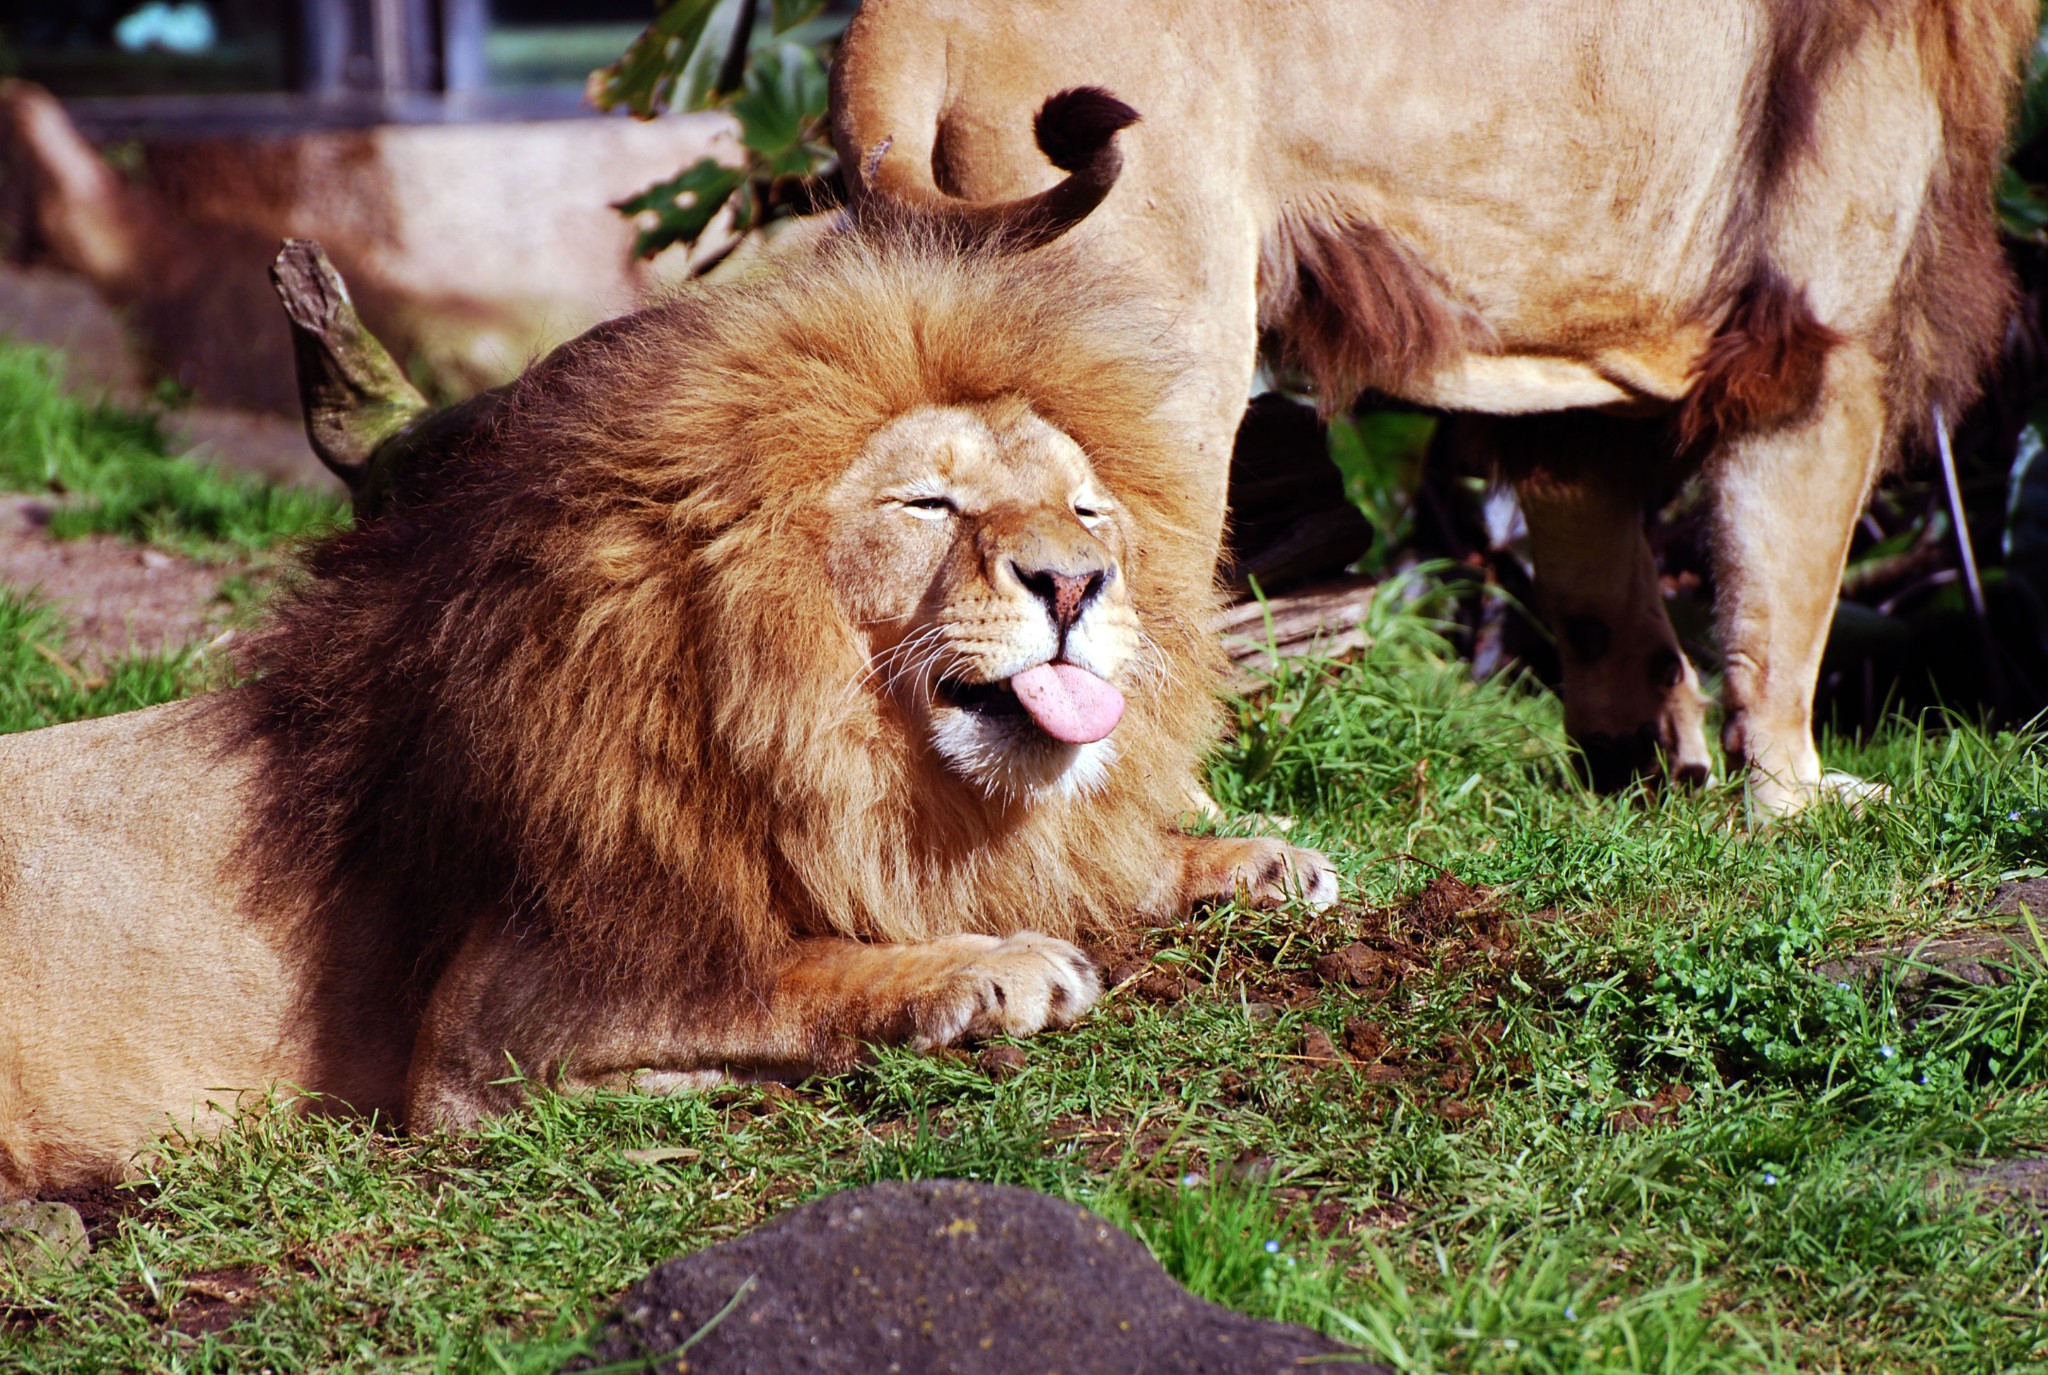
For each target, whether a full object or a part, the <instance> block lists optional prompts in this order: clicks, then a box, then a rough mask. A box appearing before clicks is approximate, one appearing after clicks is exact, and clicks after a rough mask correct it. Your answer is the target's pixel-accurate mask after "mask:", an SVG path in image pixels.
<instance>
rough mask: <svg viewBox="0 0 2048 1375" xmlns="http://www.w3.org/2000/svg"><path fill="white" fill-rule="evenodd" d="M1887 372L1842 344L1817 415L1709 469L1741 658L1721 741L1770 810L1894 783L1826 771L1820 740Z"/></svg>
mask: <svg viewBox="0 0 2048 1375" xmlns="http://www.w3.org/2000/svg"><path fill="white" fill-rule="evenodd" d="M1882 384H1883V375H1882V371H1881V368H1880V365H1879V364H1878V362H1877V360H1876V359H1875V358H1873V357H1872V356H1871V354H1870V353H1869V352H1868V351H1867V350H1866V349H1864V348H1862V347H1861V346H1859V345H1854V344H1847V343H1845V344H1842V345H1839V346H1837V347H1836V348H1834V349H1832V350H1831V351H1830V352H1829V354H1828V358H1827V368H1826V372H1825V374H1824V379H1823V386H1822V390H1821V393H1820V395H1819V397H1818V398H1817V399H1816V401H1815V403H1814V404H1813V406H1812V407H1811V408H1810V409H1809V413H1808V414H1806V415H1804V416H1802V417H1801V418H1799V419H1797V420H1795V421H1793V422H1792V423H1790V424H1787V425H1783V426H1781V427H1779V428H1777V429H1775V430H1771V431H1769V432H1766V433H1762V434H1751V435H1745V436H1740V437H1737V438H1734V439H1732V440H1729V441H1728V442H1727V443H1726V444H1725V446H1724V447H1723V449H1722V450H1721V452H1720V453H1719V454H1717V455H1716V456H1715V457H1714V459H1713V460H1712V461H1711V465H1710V468H1709V473H1710V477H1711V480H1712V486H1713V490H1714V502H1715V550H1714V565H1715V580H1716V582H1717V583H1718V585H1719V587H1718V607H1717V617H1718V619H1719V621H1720V624H1721V644H1722V649H1723V652H1724V654H1725V658H1726V665H1727V690H1726V698H1727V700H1726V708H1727V715H1726V719H1725V724H1724V725H1723V726H1722V729H1721V742H1722V745H1723V747H1724V748H1725V749H1726V750H1727V753H1728V758H1729V762H1730V765H1731V767H1732V766H1734V765H1736V764H1740V765H1742V766H1744V767H1746V769H1747V770H1748V775H1749V785H1750V798H1751V802H1752V805H1754V806H1755V808H1756V809H1757V811H1758V812H1759V813H1761V814H1763V815H1764V816H1786V815H1789V814H1791V813H1793V812H1796V811H1798V810H1800V809H1801V808H1803V807H1805V806H1807V805H1808V804H1809V803H1812V802H1814V801H1816V800H1818V799H1820V798H1823V797H1833V798H1837V799H1840V800H1842V801H1845V802H1848V803H1850V804H1852V805H1861V804H1863V803H1865V802H1869V801H1874V800H1881V799H1882V798H1883V797H1884V796H1885V795H1886V790H1885V789H1884V788H1883V787H1882V786H1881V785H1878V784H1872V783H1865V782H1863V781H1861V780H1860V779H1856V778H1853V777H1850V776H1849V775H1847V774H1843V773H1838V772H1834V771H1832V770H1827V769H1823V768H1822V767H1821V762H1820V753H1819V751H1818V750H1817V749H1816V748H1815V747H1814V740H1813V693H1814V688H1815V686H1816V684H1817V683H1818V681H1819V678H1820V661H1821V652H1822V651H1823V650H1824V649H1825V648H1826V646H1827V637H1828V630H1829V627H1830V626H1831V625H1832V623H1833V620H1834V611H1835V602H1836V598H1837V594H1838V592H1839V590H1840V588H1841V581H1842V564H1843V561H1844V560H1845V559H1846V558H1847V557H1848V552H1849V540H1850V536H1851V534H1852V533H1853V531H1854V529H1855V524H1856V519H1857V517H1858V516H1859V515H1860V514H1861V513H1862V511H1863V505H1864V502H1865V500H1866V499H1867V498H1868V496H1869V492H1870V484H1871V481H1872V479H1873V477H1874V476H1875V474H1876V472H1877V468H1878V463H1879V460H1880V457H1881V454H1882V448H1883V444H1884V433H1885V415H1884V402H1883V393H1882Z"/></svg>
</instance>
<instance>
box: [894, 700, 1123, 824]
mask: <svg viewBox="0 0 2048 1375" xmlns="http://www.w3.org/2000/svg"><path fill="white" fill-rule="evenodd" d="M931 742H932V748H933V749H934V750H936V751H937V752H938V755H939V757H940V758H941V759H943V760H945V761H946V765H947V767H948V768H950V769H952V770H953V772H954V773H956V774H958V775H960V777H962V778H964V779H966V780H967V781H968V782H969V783H972V784H973V785H974V786H975V787H977V788H979V789H980V790H981V791H982V792H983V793H985V794H987V795H988V796H990V797H993V798H1000V799H1003V800H1006V801H1008V800H1023V801H1030V802H1036V801H1040V800H1042V799H1053V798H1069V797H1083V796H1086V795H1088V794H1090V793H1095V792H1099V791H1100V790H1101V789H1102V787H1103V785H1104V784H1105V783H1107V782H1108V780H1109V770H1110V767H1111V765H1113V764H1114V763H1115V762H1116V755H1117V750H1116V741H1115V739H1114V738H1113V737H1112V738H1110V739H1105V740H1097V741H1094V742H1093V743H1090V744H1085V745H1070V744H1067V743H1065V742H1064V741H1060V740H1055V739H1053V738H1052V737H1051V736H1050V735H1047V734H1046V733H1045V732H1044V731H1042V730H1040V729H1039V728H1038V726H1037V725H1036V724H1034V723H1033V722H1032V720H1031V718H1030V717H1028V716H1024V715H995V714H988V713H983V712H977V711H967V710H962V709H961V708H959V707H952V706H945V705H941V704H935V705H934V707H933V708H932V712H931Z"/></svg>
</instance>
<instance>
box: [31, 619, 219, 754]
mask: <svg viewBox="0 0 2048 1375" xmlns="http://www.w3.org/2000/svg"><path fill="white" fill-rule="evenodd" d="M67 633H68V632H67V629H66V627H65V625H64V621H63V619H62V618H61V617H60V616H58V615H57V614H56V613H55V612H53V611H51V610H50V609H49V608H48V607H46V606H44V605H43V604H42V603H41V602H40V601H38V600H37V599H36V598H35V597H33V596H32V595H30V594H28V593H24V592H20V591H17V590H15V589H11V588H6V587H0V734H6V733H8V732H11V731H22V730H35V729H36V728H38V727H41V726H54V725H58V724H60V723H62V722H65V721H77V720H81V719H83V718H85V717H89V716H111V715H113V714H114V713H116V712H122V711H134V710H136V709H138V708H140V707H149V706H155V705H157V704H158V703H160V702H169V701H173V700H175V699H177V698H179V697H183V696H185V695H186V694H187V693H189V692H191V691H193V690H194V689H195V688H196V687H197V686H198V685H199V684H200V683H201V682H202V681H204V674H203V673H202V672H201V666H200V663H199V661H198V659H197V657H196V656H195V655H194V654H193V653H192V652H191V651H190V650H186V651H178V652H164V653H156V654H134V655H128V656H126V657H123V658H119V659H115V660H113V661H112V662H110V663H108V664H105V665H103V666H100V667H97V668H92V669H87V668H84V667H81V666H80V661H79V660H78V658H77V656H76V655H74V653H73V651H72V649H71V647H70V645H69V644H68V643H67Z"/></svg>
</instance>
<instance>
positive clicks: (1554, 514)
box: [833, 0, 2039, 814]
mask: <svg viewBox="0 0 2048 1375" xmlns="http://www.w3.org/2000/svg"><path fill="white" fill-rule="evenodd" d="M2038 19H2039V5H2038V4H2037V3H2035V0H1686V2H1685V3H1677V2H1676V0H1671V2H1669V3H1647V2H1646V0H1298V2H1297V3H1285V4H1282V3H1274V0H1203V2H1202V3H1186V2H1185V0H1131V2H1130V3H1126V4H1104V3H1101V0H867V3H865V4H864V5H863V6H862V8H861V11H860V13H859V14H858V15H857V16H856V17H855V19H854V21H853V25H852V27H851V28H850V29H849V30H848V32H847V36H846V40H845V42H844V44H843V45H842V47H841V50H840V56H839V62H838V67H837V69H836V72H835V77H834V80H835V86H834V102H833V112H834V137H835V140H836V142H837V143H838V145H839V149H840V152H841V156H842V159H843V162H844V164H845V166H846V167H847V168H848V171H849V174H850V176H851V177H852V178H853V180H854V183H855V189H856V193H857V195H859V196H861V197H866V198H881V199H888V200H894V201H907V202H912V203H920V204H929V203H934V202H942V201H945V200H947V199H948V198H964V199H966V200H969V201H972V202H977V203H986V204H988V205H990V206H999V205H1001V204H1002V203H1004V202H1005V201H1007V200H1008V199H1009V198H1012V197H1017V196H1020V195H1023V194H1025V193H1029V192H1034V191H1036V190H1037V189H1038V188H1039V187H1041V186H1043V185H1044V184H1045V183H1046V182H1047V181H1049V180H1050V179H1051V173H1050V171H1049V169H1048V168H1047V167H1046V166H1045V162H1044V159H1043V158H1042V157H1041V156H1040V155H1039V152H1038V150H1037V149H1036V148H1034V147H1032V146H1031V144H1030V142H1029V141H1028V140H1027V139H1026V138H1025V137H1024V136H1023V134H1022V132H1021V131H1022V129H1023V127H1024V125H1023V120H1024V118H1025V116H1027V115H1028V113H1029V112H1030V111H1031V110H1033V109H1035V108H1036V107H1037V105H1038V102H1039V101H1041V100H1043V99H1044V98H1045V97H1046V95H1047V94H1048V93H1050V92H1052V91H1056V90H1060V89H1062V88H1065V87H1069V86H1074V85H1078V84H1088V85H1095V86H1100V87H1103V88H1106V89H1108V90H1110V91H1112V92H1114V93H1115V94H1116V95H1117V96H1119V97H1121V98H1123V99H1125V100H1127V101H1129V102H1131V104H1133V105H1135V106H1136V107H1137V108H1138V109H1140V110H1142V111H1143V112H1144V115H1145V120H1144V123H1142V124H1140V125H1139V126H1138V127H1137V128H1136V129H1134V130H1132V132H1131V135H1130V137H1129V139H1128V157H1129V162H1130V170H1129V172H1128V174H1127V175H1126V176H1125V177H1124V178H1123V180H1122V181H1121V182H1120V183H1119V184H1118V186H1117V189H1116V192H1115V194H1114V195H1112V196H1110V197H1109V199H1108V200H1107V201H1106V202H1105V203H1104V204H1103V207H1102V209H1101V210H1100V211H1099V212H1098V213H1097V214H1096V215H1094V216H1093V217H1092V218H1091V219H1090V220H1089V222H1088V224H1087V225H1086V226H1084V227H1083V228H1082V230H1081V231H1080V234H1081V237H1082V239H1083V240H1084V242H1085V246H1086V248H1087V251H1089V252H1090V253H1091V254H1093V255H1095V256H1097V257H1101V258H1107V259H1113V260H1116V261H1118V262H1120V263H1123V264H1124V265H1126V266H1127V267H1128V268H1130V270H1132V271H1133V272H1135V273H1138V274H1140V275H1141V276H1142V277H1143V278H1144V279H1145V280H1146V281H1147V282H1148V283H1149V286H1148V288H1147V291H1148V294H1149V295H1150V296H1151V297H1152V298H1153V299H1154V300H1155V301H1156V302H1158V303H1160V304H1161V305H1162V306H1163V307H1165V308H1167V309H1168V310H1169V311H1170V313H1171V315H1172V317H1173V320H1174V323H1175V328H1176V331H1177V332H1178V335H1179V337H1180V338H1181V339H1182V341H1183V342H1184V344H1185V345H1186V346H1187V347H1188V349H1189V350H1190V352H1191V354H1192V355H1193V356H1194V360H1195V366H1196V368H1197V369H1198V375H1199V377H1200V379H1201V382H1202V385H1200V386H1198V387H1192V388H1189V389H1188V390H1187V391H1186V392H1185V393H1184V394H1183V396H1182V398H1181V401H1180V413H1181V414H1182V415H1183V416H1184V417H1185V418H1186V419H1187V421H1188V423H1189V424H1190V425H1191V427H1192V428H1193V431H1194V433H1195V435H1196V436H1197V439H1196V444H1195V447H1194V449H1193V451H1192V454H1191V458H1190V461H1191V463H1192V464H1193V466H1194V468H1195V470H1196V473H1197V476H1198V477H1199V480H1200V489H1201V497H1202V500H1201V502H1200V504H1199V506H1198V507H1197V508H1196V509H1198V510H1199V512H1200V514H1201V519H1202V522H1203V534H1204V535H1205V537H1206V538H1207V539H1208V540H1209V542H1210V543H1211V545H1212V546H1213V545H1214V544H1215V542H1216V541H1217V540H1218V538H1219V537H1220V535H1221V532H1222V527H1223V499H1224V489H1225V480H1226V477H1227V474H1228V468H1229V461H1230V446H1231V438H1232V435H1233V434H1234V432H1235V428H1236V425H1237V421H1238V417H1239V415H1240V414H1241V412H1242V410H1243V406H1244V398H1245V395H1246V393H1247V390H1248V387H1249V384H1250V382H1251V379H1252V371H1253V367H1254V364H1255V361H1256V356H1257V352H1258V345H1259V338H1260V333H1261V331H1262V330H1271V331H1274V332H1275V333H1276V334H1277V335H1278V336H1279V338H1280V340H1281V342H1282V344H1283V346H1284V348H1285V349H1286V351H1287V352H1288V353H1289V354H1290V356H1291V357H1292V358H1293V359H1294V361H1296V362H1297V363H1298V364H1299V365H1300V366H1301V368H1302V369H1303V370H1304V371H1305V372H1306V373H1307V374H1308V375H1309V377H1311V378H1312V379H1313V380H1314V383H1315V385H1316V387H1317V389H1318V392H1319V396H1320V399H1321V401H1322V402H1323V404H1324V406H1325V407H1326V408H1328V409H1332V410H1334V409H1337V408H1340V407H1342V406H1344V405H1347V404H1349V403H1350V401H1351V400H1352V398H1353V397H1354V396H1356V395H1358V394H1359V393H1360V392H1361V391H1362V390H1372V391H1376V392H1380V393H1384V394H1387V395H1391V396H1394V397H1398V398H1404V399H1406V400H1408V401H1411V402H1416V403H1420V404H1422V405H1426V406H1434V407H1442V408H1444V409H1446V410H1450V411H1463V412H1471V413H1474V414H1476V415H1480V416H1485V417H1491V419H1489V420H1487V421H1484V422H1482V423H1479V424H1474V425H1471V426H1470V427H1469V429H1468V430H1467V436H1466V437H1467V439H1468V440H1469V441H1470V442H1471V443H1473V444H1474V445H1476V446H1477V447H1479V448H1481V449H1482V450H1488V451H1491V453H1492V455H1493V457H1494V458H1495V459H1496V461H1497V463H1498V465H1499V466H1500V468H1501V469H1502V470H1503V471H1504V472H1505V473H1506V474H1507V475H1508V476H1510V477H1512V478H1513V479H1514V480H1515V482H1516V485H1517V488H1518V490H1519V494H1520V496H1521V499H1522V507H1523V510H1524V512H1525V513H1526V515H1527V517H1528V521H1529V527H1530V533H1531V537H1532V542H1533V545H1534V554H1535V560H1536V580H1537V588H1538V592H1539V594H1540V596H1541V600H1542V602H1543V604H1544V608H1545V611H1546V613H1547V615H1548V617H1549V619H1550V620H1551V622H1552V624H1553V626H1554V627H1555V628H1556V629H1557V631H1558V639H1559V642H1560V650H1561V654H1562V657H1563V661H1564V677H1565V720H1566V724H1567V726H1568V727H1569V728H1570V729H1571V732H1572V734H1573V736H1574V737H1575V738H1576V739H1577V740H1578V741H1579V743H1580V744H1581V745H1582V746H1583V747H1584V750H1585V754H1586V759H1587V762H1588V764H1589V765H1590V766H1591V768H1592V772H1593V774H1594V777H1595V780H1596V781H1598V782H1601V783H1603V784H1613V783H1618V782H1621V781H1624V780H1626V779H1627V778H1629V777H1631V776H1632V775H1633V774H1635V773H1636V772H1637V771H1638V770H1641V769H1645V768H1651V767H1655V766H1656V765H1657V764H1658V763H1659V762H1660V761H1661V763H1662V765H1663V767H1665V768H1666V769H1668V770H1669V771H1671V772H1672V773H1674V774H1676V775H1678V776H1680V777H1685V778H1703V777H1705V776H1706V774H1707V773H1708V771H1709V768H1710V766H1711V756H1710V755H1709V754H1708V752H1707V742H1706V737H1705V733H1704V731H1703V729H1702V705H1703V704H1702V701H1701V698H1700V694H1699V690H1698V687H1697V679H1696V677H1695V675H1694V673H1693V669H1692V666H1691V665H1690V664H1688V663H1687V662H1686V659H1685V656H1684V654H1683V653H1682V652H1681V651H1680V649H1679V645H1678V639H1677V637H1676V636H1675V635H1674V634H1673V632H1672V629H1671V625H1670V622H1669V621H1668V620H1667V618H1666V616H1665V613H1664V605H1663V598H1662V596H1661V595H1660V593H1659V589H1658V584H1657V579H1656V569H1655V566H1654V564H1653V562H1652V559H1651V556H1650V551H1649V549H1648V547H1647V545H1646V544H1645V542H1644V538H1643V529H1642V506H1643V503H1644V501H1645V499H1646V498H1647V497H1648V496H1649V495H1651V494H1653V493H1655V492H1657V491H1660V490H1664V489H1667V488H1668V487H1669V486H1670V485H1671V483H1672V482H1673V480H1674V479H1676V478H1678V477H1681V476H1684V475H1686V474H1689V473H1693V472H1698V473H1701V474H1703V475H1704V476H1705V478H1706V482H1707V486H1708V488H1709V490H1710V493H1711V496H1712V499H1713V505H1714V519H1715V528H1716V540H1715V544H1716V549H1715V574H1716V581H1717V583H1718V593H1719V607H1718V617H1719V623H1720V627H1719V629H1720V633H1719V639H1720V648H1721V652H1722V655H1723V659H1724V668H1725V673H1726V694H1725V702H1724V709H1725V719H1724V724H1723V727H1722V736H1721V738H1722V744H1723V746H1724V747H1725V749H1726V751H1727V753H1728V756H1729V758H1730V760H1731V762H1733V763H1735V764H1737V765H1739V766H1744V767H1746V769H1747V773H1748V779H1749V784H1750V790H1751V796H1752V797H1753V799H1754V801H1755V803H1756V805H1757V807H1758V808H1759V809H1760V810H1761V811H1762V812H1764V813H1766V814H1776V813H1785V812H1790V811H1793V810H1796V809H1797V808H1799V807H1801V806H1803V805H1805V804H1806V803H1807V802H1809V801H1811V800H1812V799H1814V798H1815V797H1817V796H1821V795H1823V794H1825V793H1829V792H1846V793H1848V794H1849V795H1851V796H1860V795H1863V794H1864V793H1865V791H1866V789H1865V788H1864V786H1863V785H1859V784H1857V783H1856V782H1855V781H1854V780H1851V779H1846V778H1842V777H1840V776H1839V775H1836V776H1828V775H1825V774H1824V773H1823V772H1822V769H1821V765H1820V756H1819V755H1818V754H1817V753H1816V751H1815V749H1814V742H1813V720H1812V716H1813V692H1814V685H1815V681H1816V678H1817V675H1818V672H1819V667H1820V656H1821V649H1822V646H1823V645H1824V644H1825V642H1826V639H1827V631H1828V625H1829V619H1830V615H1831V613H1832V611H1833V609H1834V605H1835V593H1836V589H1837V587H1838V585H1839V582H1840V578H1841V571H1842V563H1843V559H1844V557H1845V556H1846V554H1847V552H1848V548H1849V539H1850V535H1851V532H1852V529H1853V527H1854V524H1855V522H1856V518H1857V516H1858V515H1859V514H1860V513H1861V511H1862V509H1863V503H1864V500H1865V497H1866V495H1867V494H1868V492H1869V489H1870V484H1871V482H1872V480H1873V479H1874V478H1875V476H1876V475H1877V474H1878V473H1879V472H1881V471H1882V470H1883V468H1884V466H1885V465H1886V464H1887V463H1889V462H1891V461H1892V460H1893V458H1894V456H1895V455H1896V454H1897V453H1898V452H1899V450H1900V448H1901V446H1902V444H1911V445H1924V444H1925V442H1926V440H1927V438H1928V436H1929V434H1930V432H1931V429H1932V427H1933V426H1934V425H1936V424H1937V423H1939V422H1937V421H1935V420H1934V419H1933V417H1934V415H1935V413H1936V412H1937V410H1939V411H1942V412H1945V414H1946V416H1947V418H1948V419H1949V420H1950V421H1953V420H1955V419H1956V418H1957V417H1958V416H1959V414H1960V412H1961V410H1962V408H1963V407H1964V406H1965V405H1966V404H1967V403H1968V402H1969V400H1970V398H1971V397H1972V396H1974V395H1975V392H1976V388H1977V379H1978V375H1979V373H1980V371H1981V370H1982V369H1983V367H1984V366H1985V365H1986V364H1987V363H1988V362H1989V361H1990V359H1991V358H1992V357H1993V356H1994V355H1995V352H1996V349H1997V346H1998V343H1999V341H2000V338H2001V335H2002V332H2003V328H2004V324H2005V320H2006V317H2007V312H2008V308H2009V301H2010V293H2011V284H2010V281H2009V273H2008V270H2007V268H2006V265H2005V260H2004V257H2003V255H2002V254H2001V252H2000V250H1999V246H1998V243H1997V238H1996V232H1995V225H1994V222H1993V217H1992V204H1991V188H1992V182H1993V179H1994V177H1995V175H1996V173H1997V169H1998V161H1999V154H2000V151H2001V148H2002V145H2003V142H2004V139H2005V135H2006V130H2007V127H2008V123H2009V119H2010V114H2011V108H2012V97H2013V92H2014V87H2015V82H2016V77H2017V74H2018V71H2019V66H2020V61H2021V58H2022V56H2023V55H2024V54H2025V52H2026V51H2027V48H2028V44H2029V42H2030V41H2031V39H2032V37H2033V35H2034V31H2035V26H2036V24H2037V22H2038Z"/></svg>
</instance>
